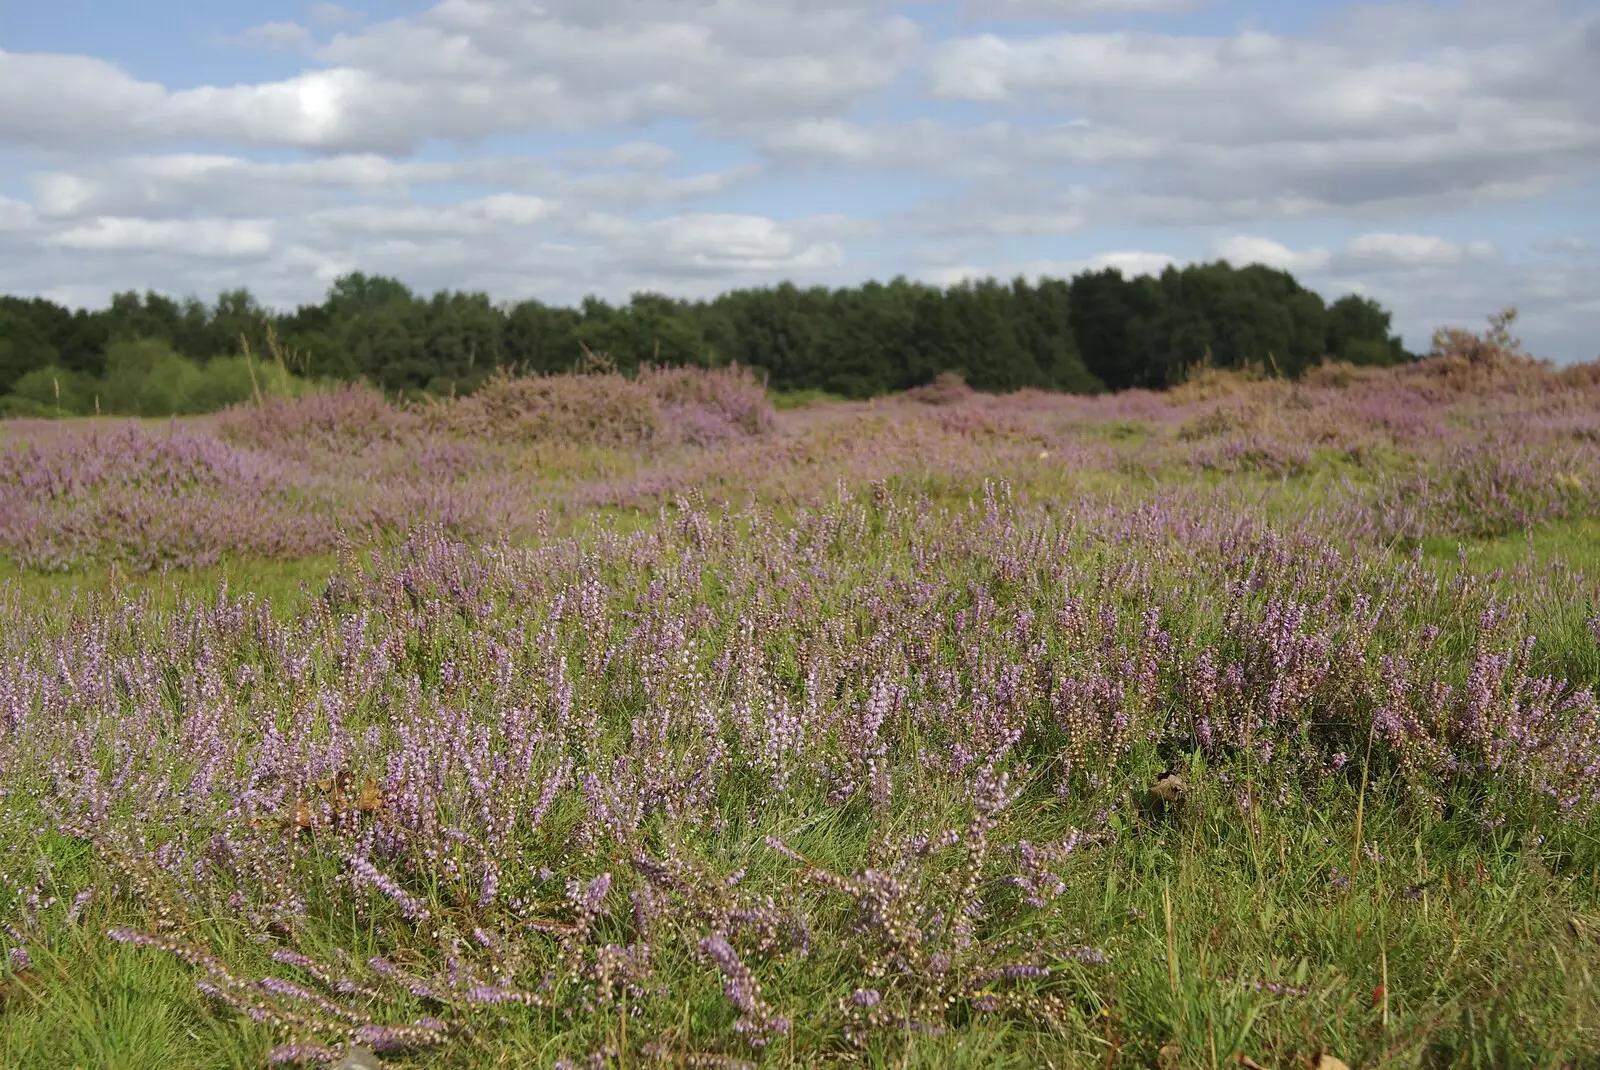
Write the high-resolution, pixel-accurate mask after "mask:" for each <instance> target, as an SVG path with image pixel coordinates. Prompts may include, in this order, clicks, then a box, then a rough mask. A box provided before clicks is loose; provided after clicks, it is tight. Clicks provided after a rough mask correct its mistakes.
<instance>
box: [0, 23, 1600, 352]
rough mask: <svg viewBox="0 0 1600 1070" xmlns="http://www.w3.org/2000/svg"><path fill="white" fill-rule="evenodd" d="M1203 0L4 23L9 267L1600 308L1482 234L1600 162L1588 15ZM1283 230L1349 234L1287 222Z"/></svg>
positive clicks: (551, 285) (96, 280) (1549, 331)
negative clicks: (239, 55)
mask: <svg viewBox="0 0 1600 1070" xmlns="http://www.w3.org/2000/svg"><path fill="white" fill-rule="evenodd" d="M1191 6H1200V5H1198V4H1190V3H1187V2H1185V0H966V2H965V4H964V7H963V8H962V10H963V11H964V13H965V16H966V17H967V20H968V21H967V23H966V24H965V26H964V27H963V28H961V29H958V30H957V31H956V33H955V35H954V36H946V37H944V38H941V37H940V33H941V27H942V26H944V25H945V24H944V23H943V22H941V21H938V20H932V19H928V18H927V17H926V12H927V11H929V7H927V6H924V5H921V4H917V3H911V4H906V3H897V2H894V0H716V2H711V0H434V2H432V3H431V5H430V6H426V7H424V8H423V9H421V10H417V11H414V12H412V13H409V14H406V15H404V16H399V17H368V16H365V15H362V14H360V13H358V12H355V11H353V10H350V9H347V8H343V7H340V6H338V5H335V4H331V3H322V4H317V5H315V6H313V7H310V8H304V9H300V10H299V11H297V15H299V16H301V17H300V21H297V22H269V23H263V24H261V25H258V26H256V27H254V28H253V29H244V28H242V27H241V29H240V30H239V31H238V32H239V33H240V34H241V35H243V36H244V37H245V38H247V39H248V40H249V41H251V42H253V43H254V44H256V45H257V46H260V47H265V48H274V49H278V50H280V51H283V52H285V53H288V54H290V55H292V56H293V57H294V62H297V63H299V64H300V65H301V66H300V69H298V70H294V71H293V72H292V73H290V74H289V75H288V76H287V77H280V78H273V79H267V80H261V81H254V82H243V83H240V84H236V85H192V84H180V83H179V82H177V81H175V80H172V79H171V78H168V77H167V76H166V75H163V76H162V77H161V78H157V77H155V76H154V75H153V73H152V72H157V71H161V70H162V68H161V66H160V64H159V63H157V62H150V61H141V62H136V60H135V58H134V57H131V56H130V57H129V63H130V64H132V66H130V67H123V66H119V65H117V64H115V63H112V62H109V61H108V60H107V59H104V58H98V57H93V56H76V55H60V54H49V53H16V52H6V51H3V50H0V143H4V144H6V145H7V147H8V150H9V151H10V152H11V155H10V156H9V157H8V160H7V162H8V163H9V164H11V165H13V167H15V166H16V165H17V164H18V163H19V162H20V163H21V166H22V167H24V168H26V169H27V170H26V172H25V173H24V172H18V173H21V174H25V177H24V181H23V182H22V183H21V184H19V185H15V186H7V185H4V184H3V179H4V176H3V175H0V288H3V289H10V290H21V291H23V292H34V291H37V290H48V291H49V292H52V293H56V294H68V293H71V294H79V295H82V294H90V293H101V292H106V291H109V290H110V289H116V288H126V287H128V286H134V287H138V288H143V287H145V286H156V287H160V288H168V289H173V290H177V291H180V292H183V291H194V290H198V291H200V292H202V293H211V292H214V291H215V290H216V289H218V288H220V287H221V286H223V285H250V286H252V287H253V288H255V289H256V290H257V291H258V293H260V295H261V296H262V297H264V298H266V299H269V300H273V299H279V300H286V301H287V300H306V299H311V298H314V297H316V296H317V295H318V293H319V292H320V290H321V289H322V288H323V287H325V285H326V283H327V281H328V280H329V279H331V278H332V277H334V276H335V275H337V274H338V273H340V272H341V271H347V270H354V269H360V270H367V271H381V272H384V273H387V274H394V275H398V276H400V277H402V278H405V279H406V280H407V281H409V282H411V283H413V284H414V285H417V286H420V287H424V288H426V287H432V286H449V287H452V288H459V287H463V286H466V287H474V286H477V287H482V288H486V289H488V290H490V291H491V292H492V293H494V294H495V295H496V296H502V297H510V296H518V295H522V294H528V293H538V294H540V295H541V296H546V297H551V298H553V299H562V300H567V299H575V298H576V297H580V296H582V294H583V293H584V292H587V291H589V290H593V291H595V292H599V293H603V294H606V295H607V296H611V297H618V296H626V293H627V292H628V291H629V290H631V289H634V288H641V287H642V288H656V289H664V290H668V291H672V292H678V293H700V294H703V293H710V292H715V291H716V290H718V289H720V288H723V287H725V286H729V285H753V284H763V283H770V282H776V281H778V280H780V279H783V278H786V277H788V278H794V279H796V280H797V281H815V282H828V283H843V282H852V281H858V280H859V279H861V278H864V277H868V276H871V275H876V276H878V277H885V276H888V275H893V274H895V273H898V272H901V271H906V272H908V273H910V274H917V275H919V277H926V278H934V277H937V278H941V279H950V280H954V279H959V278H967V277H972V276H974V275H988V274H991V273H992V274H997V275H1000V276H1002V277H1005V276H1008V275H1010V274H1014V273H1016V272H1018V271H1020V272H1021V273H1023V274H1025V275H1033V274H1049V275H1070V274H1073V273H1075V272H1076V271H1077V270H1082V269H1083V268H1085V267H1100V266H1118V267H1122V268H1123V269H1124V270H1125V271H1127V272H1129V273H1140V272H1146V271H1157V272H1158V271H1160V270H1161V269H1162V268H1164V267H1165V266H1167V265H1168V264H1171V263H1181V262H1183V258H1182V257H1179V256H1176V254H1174V255H1169V252H1168V251H1174V250H1182V251H1183V253H1184V254H1185V255H1198V254H1199V253H1200V252H1202V251H1203V252H1205V253H1206V254H1207V255H1211V256H1225V257H1227V258H1228V259H1230V260H1235V261H1237V262H1259V263H1268V264H1272V265H1274V266H1279V267H1284V268H1287V269H1288V270H1291V271H1293V272H1295V273H1296V274H1297V275H1299V276H1303V277H1304V278H1306V279H1307V281H1309V282H1311V283H1312V284H1314V285H1317V286H1319V287H1322V288H1326V289H1327V290H1328V292H1330V293H1333V292H1336V291H1340V290H1343V289H1364V290H1365V291H1367V292H1371V293H1373V294H1374V295H1375V296H1377V297H1379V299H1380V300H1383V301H1385V303H1387V304H1390V305H1392V307H1395V308H1396V310H1397V313H1399V314H1400V315H1401V318H1402V319H1404V320H1405V322H1406V323H1407V324H1415V325H1416V326H1415V327H1414V328H1413V327H1408V328H1407V329H1408V330H1411V329H1418V330H1423V331H1424V335H1423V338H1424V341H1425V338H1426V331H1427V329H1431V328H1430V326H1429V325H1428V324H1427V323H1426V322H1425V320H1426V319H1428V318H1432V316H1435V315H1436V316H1438V317H1441V318H1445V317H1448V316H1452V315H1459V314H1460V313H1459V311H1457V310H1466V311H1470V312H1471V314H1470V315H1468V316H1466V319H1467V320H1468V321H1469V322H1470V321H1474V320H1476V319H1479V318H1481V314H1482V311H1483V309H1481V308H1476V307H1474V308H1472V309H1470V310H1467V309H1466V306H1468V305H1472V304H1474V303H1475V302H1480V301H1482V302H1487V307H1490V308H1493V307H1498V304H1499V303H1501V302H1500V299H1499V298H1492V299H1491V298H1490V297H1489V296H1488V294H1489V293H1490V291H1491V290H1494V289H1496V288H1502V289H1505V290H1507V291H1508V292H1509V293H1512V294H1520V295H1522V297H1523V298H1524V299H1525V301H1527V302H1529V303H1530V304H1529V312H1528V323H1529V327H1528V329H1527V331H1526V334H1527V336H1528V337H1530V339H1531V338H1534V337H1536V335H1537V332H1538V331H1540V330H1543V331H1546V336H1547V337H1549V338H1565V339H1568V340H1569V341H1570V340H1573V339H1578V338H1580V337H1581V335H1582V330H1581V328H1582V327H1583V325H1584V324H1587V325H1588V330H1589V331H1590V333H1591V334H1592V333H1593V331H1594V328H1595V326H1596V325H1597V323H1600V311H1596V302H1597V301H1600V296H1597V283H1600V257H1596V256H1595V255H1594V251H1593V246H1592V243H1591V244H1590V245H1588V246H1583V245H1581V242H1582V241H1583V239H1576V238H1574V239H1571V240H1569V241H1566V242H1564V243H1562V242H1555V243H1553V244H1551V246H1550V248H1548V249H1530V250H1528V251H1527V255H1525V256H1519V254H1518V253H1517V252H1516V251H1508V250H1505V249H1501V248H1498V247H1496V246H1494V245H1491V244H1488V243H1486V242H1484V241H1482V240H1481V239H1482V238H1483V237H1484V233H1480V229H1479V227H1480V224H1479V223H1478V221H1477V220H1478V213H1479V212H1481V210H1483V209H1485V208H1486V207H1488V208H1492V207H1493V206H1495V205H1497V204H1507V203H1513V202H1520V203H1522V204H1525V205H1526V204H1539V203H1541V200H1540V199H1541V198H1549V197H1551V196H1552V195H1554V194H1556V193H1558V192H1559V191H1561V190H1563V189H1564V188H1570V187H1573V186H1574V185H1576V184H1579V183H1582V182H1585V181H1590V180H1592V179H1593V178H1594V177H1595V176H1596V175H1597V173H1600V19H1597V18H1596V16H1595V14H1594V12H1593V11H1592V10H1591V9H1590V8H1587V7H1585V6H1584V5H1583V4H1582V3H1580V2H1579V0H1525V2H1522V3H1519V4H1515V5H1507V4H1504V3H1497V2H1491V0H1456V2H1454V3H1452V4H1448V5H1441V4H1438V3H1437V2H1435V0H1386V2H1382V3H1363V4H1351V5H1343V6H1340V7H1338V8H1337V9H1335V10H1332V11H1331V12H1330V13H1328V14H1326V15H1323V16H1320V17H1319V19H1318V20H1317V21H1313V22H1312V23H1311V24H1310V25H1309V26H1308V27H1307V28H1306V29H1304V30H1302V31H1297V32H1295V33H1293V34H1290V33H1267V32H1261V31H1258V30H1243V31H1238V32H1222V33H1215V34H1211V35H1198V34H1189V33H1180V32H1174V31H1172V30H1171V29H1170V26H1171V25H1176V24H1175V23H1174V24H1169V23H1164V22H1163V20H1162V18H1161V16H1162V15H1163V14H1167V13H1171V12H1173V11H1177V10H1179V9H1182V8H1185V7H1191ZM389 10H394V9H393V8H390V9H389ZM919 18H920V19H923V21H922V22H918V21H916V20H917V19H919ZM1113 20H1114V21H1113ZM974 23H977V25H974ZM1127 26H1135V27H1138V28H1139V30H1138V32H1135V31H1132V30H1126V29H1118V27H1127ZM980 31H988V32H980ZM132 70H137V71H138V72H140V73H139V74H138V75H137V76H136V75H135V74H133V73H130V71H132ZM163 79H165V80H163ZM41 86H49V87H50V90H49V92H41V91H40V87H41ZM568 135H576V136H568ZM535 138H539V139H540V140H534V139H535ZM485 146H488V147H485ZM1551 203H1553V202H1551ZM813 206H815V207H819V208H823V209H825V210H826V211H825V212H821V211H818V212H810V211H809V209H810V208H811V207H813ZM808 212H809V214H808ZM1422 220H1427V222H1426V223H1424V222H1421V221H1422ZM1291 221H1292V224H1293V226H1294V227H1295V228H1299V229H1296V230H1295V231H1294V232H1295V233H1306V232H1308V230H1307V229H1306V228H1313V227H1314V228H1318V229H1317V230H1315V231H1314V232H1315V233H1319V234H1326V233H1330V232H1332V233H1345V234H1351V235H1357V236H1356V237H1352V238H1349V239H1348V240H1344V239H1339V240H1332V241H1324V242H1322V243H1304V244H1301V245H1296V244H1295V243H1294V242H1287V243H1286V242H1285V241H1284V240H1282V239H1283V235H1284V233H1285V231H1284V230H1283V229H1282V228H1283V226H1285V225H1289V223H1290V222H1291ZM1496 234H1497V236H1500V235H1502V234H1503V228H1501V229H1500V230H1498V231H1497V232H1496ZM1573 242H1579V243H1580V244H1577V245H1575V244H1573ZM1106 248H1110V249H1112V250H1121V251H1113V252H1110V253H1106V252H1103V251H1102V250H1104V249H1106ZM1164 250H1167V251H1164ZM929 273H932V274H929ZM1429 309H1434V310H1436V311H1435V312H1434V313H1429V311H1428V310H1429ZM1562 332H1566V333H1562ZM1413 340H1414V341H1415V339H1413ZM1563 344H1566V343H1563ZM1572 344H1573V345H1576V344H1577V343H1576V342H1572Z"/></svg>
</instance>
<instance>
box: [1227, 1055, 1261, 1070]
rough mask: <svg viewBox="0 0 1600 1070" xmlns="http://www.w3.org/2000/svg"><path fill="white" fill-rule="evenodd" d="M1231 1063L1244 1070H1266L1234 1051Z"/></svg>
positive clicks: (1246, 1056) (1248, 1057)
mask: <svg viewBox="0 0 1600 1070" xmlns="http://www.w3.org/2000/svg"><path fill="white" fill-rule="evenodd" d="M1233 1061H1234V1062H1235V1063H1237V1064H1239V1065H1240V1066H1242V1067H1244V1068H1245V1070H1267V1068H1266V1067H1264V1066H1262V1065H1261V1064H1260V1063H1258V1062H1256V1061H1255V1060H1254V1059H1252V1058H1250V1056H1248V1055H1246V1054H1245V1053H1244V1052H1242V1051H1236V1052H1234V1053H1233Z"/></svg>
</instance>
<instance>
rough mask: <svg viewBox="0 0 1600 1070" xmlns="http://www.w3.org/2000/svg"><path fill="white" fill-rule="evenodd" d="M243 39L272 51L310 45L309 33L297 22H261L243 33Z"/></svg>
mask: <svg viewBox="0 0 1600 1070" xmlns="http://www.w3.org/2000/svg"><path fill="white" fill-rule="evenodd" d="M244 39H245V40H246V41H249V42H250V43H251V44H257V45H261V46H263V47H265V48H270V49H273V50H274V51H282V50H285V49H291V48H303V47H305V46H306V45H308V44H310V43H311V31H310V30H308V29H306V28H305V27H304V26H302V25H300V24H299V23H298V22H263V23H261V24H260V25H259V26H252V27H250V28H249V29H248V30H246V31H245V32H244Z"/></svg>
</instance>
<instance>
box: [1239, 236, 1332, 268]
mask: <svg viewBox="0 0 1600 1070" xmlns="http://www.w3.org/2000/svg"><path fill="white" fill-rule="evenodd" d="M1215 252H1216V254H1217V256H1218V258H1219V259H1222V260H1226V261H1228V262H1229V263H1231V264H1234V265H1235V266H1241V265H1244V264H1265V265H1266V266H1267V267H1274V268H1280V269H1282V270H1284V271H1287V272H1290V273H1291V274H1300V273H1303V272H1315V271H1321V270H1322V269H1324V268H1326V267H1327V266H1328V262H1329V260H1330V259H1331V257H1330V255H1329V253H1328V251H1327V250H1326V249H1304V250H1300V251H1295V250H1293V249H1290V248H1289V247H1288V246H1286V245H1283V244H1282V243H1281V242H1276V241H1273V240H1272V239H1271V238H1258V237H1252V236H1250V235H1246V234H1239V235H1235V236H1233V237H1230V238H1224V239H1223V240H1222V241H1220V242H1218V243H1217V245H1216V248H1215Z"/></svg>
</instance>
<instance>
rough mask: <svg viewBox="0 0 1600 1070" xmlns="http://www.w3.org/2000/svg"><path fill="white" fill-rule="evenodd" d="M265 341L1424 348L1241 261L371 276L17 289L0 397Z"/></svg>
mask: <svg viewBox="0 0 1600 1070" xmlns="http://www.w3.org/2000/svg"><path fill="white" fill-rule="evenodd" d="M269 353H270V354H273V355H274V358H275V359H274V360H272V361H270V362H269V363H272V364H274V365H275V368H274V369H272V370H274V371H275V373H276V375H277V376H278V378H277V379H276V380H273V381H272V382H271V383H269V387H270V388H272V389H275V390H276V389H291V388H292V383H297V382H298V383H303V382H307V381H316V380H346V381H355V380H364V381H367V382H370V383H372V384H374V385H376V386H378V387H380V388H382V389H383V390H385V391H386V392H389V393H391V394H396V395H402V396H419V395H423V394H430V393H431V394H444V393H465V392H470V391H471V390H472V389H473V388H474V387H475V386H476V385H477V384H479V383H481V382H482V381H483V380H484V379H486V378H487V377H488V376H490V375H492V374H494V373H495V372H496V371H500V370H509V371H514V372H520V373H554V372H563V371H568V370H571V369H572V368H574V367H576V366H579V365H581V364H582V363H583V362H584V361H585V359H586V355H588V354H605V355H606V356H607V357H609V358H610V360H611V361H613V362H614V363H615V365H616V366H617V367H618V368H619V369H621V370H623V371H629V370H632V369H636V368H638V367H640V366H641V365H646V364H657V365H694V364H698V365H707V366H719V365H725V364H729V363H735V362H736V363H739V364H742V365H746V366H749V367H753V368H756V369H760V370H761V371H762V372H763V373H764V374H765V375H766V376H767V379H768V383H769V385H770V386H771V387H772V388H773V389H775V390H781V391H806V390H816V391H824V392H827V393H831V394H837V395H842V396H845V397H851V398H860V397H868V396H872V395H876V394H881V393H885V392H889V391H896V390H905V389H909V388H911V387H914V386H918V385H921V384H923V383H926V382H929V381H931V380H932V379H933V378H934V377H935V376H937V375H938V374H940V373H941V372H956V373H958V374H960V375H961V376H963V377H964V378H965V379H966V381H967V382H968V383H970V384H971V385H972V386H973V387H975V388H977V389H979V390H988V391H1006V390H1015V389H1019V388H1022V387H1038V388H1043V389H1047V390H1062V391H1071V392H1078V393H1094V392H1099V391H1103V390H1122V389H1127V388H1129V387H1146V388H1151V389H1161V388H1164V387H1167V386H1171V385H1174V384H1176V383H1178V382H1181V381H1182V380H1183V379H1184V377H1185V376H1186V375H1187V374H1188V373H1189V372H1190V370H1191V369H1193V368H1195V367H1196V366H1199V365H1202V364H1210V365H1212V366H1215V367H1221V368H1233V367H1241V366H1244V365H1259V366H1262V367H1263V368H1265V369H1266V370H1267V371H1268V372H1269V373H1270V374H1276V375H1282V376H1290V377H1293V376H1298V375H1300V374H1301V373H1302V372H1304V371H1305V370H1306V369H1307V368H1309V367H1311V366H1313V365H1315V364H1318V363H1320V362H1322V361H1324V360H1329V359H1337V360H1344V361H1349V362H1352V363H1355V364H1365V365H1387V364H1394V363H1399V362H1403V361H1407V360H1411V359H1415V358H1414V357H1413V356H1412V354H1409V353H1407V352H1406V350H1405V348H1404V347H1403V345H1402V344H1401V342H1400V339H1399V338H1398V337H1397V336H1396V335H1394V334H1393V333H1392V331H1391V317H1390V313H1389V312H1388V311H1387V310H1385V309H1384V308H1383V307H1382V306H1381V305H1379V304H1378V303H1377V302H1375V301H1373V300H1371V299H1369V298H1365V297H1361V296H1358V295H1349V296H1345V297H1341V298H1339V299H1338V300H1336V301H1333V302H1332V303H1328V302H1326V301H1324V299H1323V298H1322V297H1321V296H1320V295H1319V294H1317V293H1315V292H1313V291H1311V290H1308V289H1306V288H1305V287H1304V286H1302V285H1300V283H1299V282H1298V281H1296V280H1295V278H1294V277H1293V276H1292V275H1290V274H1289V273H1288V272H1285V271H1280V270H1277V269H1273V268H1268V267H1263V266H1259V265H1251V266H1248V267H1242V268H1235V267H1233V266H1232V265H1230V264H1228V263H1227V262H1224V261H1219V262H1216V263H1210V264H1194V265H1189V266H1186V267H1183V268H1178V267H1169V268H1167V269H1166V270H1165V271H1164V272H1162V274H1161V275H1160V276H1139V277H1135V278H1126V277H1124V276H1123V275H1122V273H1121V272H1120V271H1118V270H1117V269H1115V268H1108V269H1105V270H1102V271H1089V272H1084V273H1082V274H1079V275H1077V276H1076V277H1074V278H1072V279H1070V280H1061V279H1048V278H1044V279H1040V280H1038V281H1037V282H1034V283H1030V282H1028V281H1027V280H1025V279H1021V278H1018V279H1016V280H1015V281H1013V282H1011V283H1009V284H1007V283H1004V282H1001V281H998V280H995V279H985V280H981V281H970V282H963V283H960V284H958V285H954V286H948V287H938V286H932V285H928V284H924V283H917V282H911V281H908V280H906V279H905V278H896V279H894V280H892V281H890V282H888V283H880V282H868V283H865V284H863V285H860V286H854V287H844V288H827V287H820V286H819V287H811V288H801V287H797V286H795V285H793V284H790V283H784V284H781V285H778V286H773V287H767V288H761V289H742V290H734V291H731V292H728V293H725V294H722V295H721V296H718V297H716V298H713V299H711V300H696V301H690V300H683V299H677V298H672V297H667V296H664V295H661V294H656V293H637V294H635V295H633V297H632V298H631V299H630V300H629V301H628V302H627V303H626V304H611V303H608V302H606V301H603V300H601V299H599V298H597V297H588V298H585V299H584V301H583V302H582V303H581V304H580V305H579V306H578V307H576V308H571V307H563V306H557V305H549V304H545V303H543V302H541V301H537V300H525V301H519V302H515V303H508V304H496V303H494V302H492V301H491V300H490V299H489V297H488V296H487V295H486V294H482V293H462V292H453V291H441V292H438V293H435V294H433V295H432V296H426V295H424V294H420V293H416V292H413V291H412V290H411V289H410V288H408V287H407V286H406V285H404V284H403V283H402V282H400V281H398V280H396V279H392V278H386V277H383V276H377V275H366V274H361V273H353V274H349V275H346V276H343V277H341V278H339V279H337V280H335V281H334V283H333V284H332V285H331V286H330V288H329V290H328V293H327V297H326V299H325V300H323V301H322V302H321V303H319V304H313V305H302V306H300V307H299V308H296V309H295V310H293V311H292V312H286V311H274V310H269V309H266V308H263V307H262V306H261V305H260V304H259V303H258V302H257V300H256V299H255V298H254V297H253V296H252V295H251V294H250V292H249V291H248V290H243V289H240V290H232V291H228V292H225V293H223V294H221V295H220V296H219V297H218V298H217V300H216V301H215V302H214V303H210V304H208V303H206V302H203V301H201V300H199V299H198V298H188V299H185V300H175V299H173V298H171V297H167V296H164V295H162V294H158V293H154V292H147V293H144V294H142V295H141V294H139V293H136V292H127V293H119V294H116V295H115V296H114V297H113V298H112V299H111V302H110V304H109V306H108V307H106V308H102V309H96V310H88V309H68V308H65V307H63V306H61V305H58V304H55V303H54V302H51V301H48V300H45V299H43V298H31V299H25V298H18V297H0V395H9V400H11V401H12V402H14V403H15V404H14V405H13V406H12V409H13V411H15V410H16V408H17V406H18V405H20V406H22V407H23V408H27V407H28V406H30V405H31V406H34V407H38V408H43V409H48V408H49V407H50V405H51V404H52V403H54V404H55V405H56V406H57V407H60V408H62V409H64V410H68V411H78V412H82V411H87V405H88V397H89V394H90V393H91V392H92V393H93V394H94V397H95V404H96V407H97V408H100V407H102V406H104V407H105V409H106V411H136V412H143V413H145V414H146V415H150V414H155V413H156V412H157V411H160V410H163V409H165V411H200V410H204V409H205V408H208V407H216V406H217V405H220V404H227V403H231V402H232V401H237V400H243V397H240V396H238V395H240V394H244V395H246V396H248V393H250V392H256V393H259V392H260V391H261V389H262V375H264V374H266V369H264V370H263V371H262V372H261V373H260V374H258V372H257V369H256V364H254V363H252V354H253V355H254V360H255V361H261V360H262V358H264V357H265V356H266V355H267V354H269ZM63 384H65V393H66V394H67V395H69V397H68V399H67V400H66V401H65V402H64V401H63V399H62V392H63ZM180 395H181V399H180Z"/></svg>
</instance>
